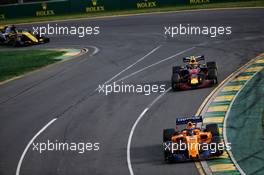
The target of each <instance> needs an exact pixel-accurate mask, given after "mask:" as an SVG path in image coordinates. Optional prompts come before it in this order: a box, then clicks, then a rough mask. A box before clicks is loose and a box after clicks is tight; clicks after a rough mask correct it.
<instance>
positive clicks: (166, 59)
mask: <svg viewBox="0 0 264 175" xmlns="http://www.w3.org/2000/svg"><path fill="white" fill-rule="evenodd" d="M194 48H196V47H195V46H194V47H191V48H188V49H185V50H183V51H181V52H179V53H177V54H175V55H172V56H170V57H167V58H165V59H162V60H160V61H158V62H156V63H153V64H151V65H149V66H147V67H144V68H142V69H140V70H138V71H136V72H133V73H131V74H129V75H127V76H125V77H123V78H120V79H119V80H117V81H115V82H119V81H123V80H125V79H127V78H130V77H132V76H134V75H136V74H138V73H140V72H142V71H144V70H146V69H148V68H151V67H153V66H156V65H158V64H160V63H162V62H165V61H168V60H170V59H172V58H174V57H176V56H179V55H181V54H183V53H185V52H188V51H190V50H193V49H194Z"/></svg>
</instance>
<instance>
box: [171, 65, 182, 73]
mask: <svg viewBox="0 0 264 175" xmlns="http://www.w3.org/2000/svg"><path fill="white" fill-rule="evenodd" d="M180 71H181V66H174V67H172V74H179V73H180Z"/></svg>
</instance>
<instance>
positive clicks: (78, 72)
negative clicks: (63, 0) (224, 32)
mask: <svg viewBox="0 0 264 175" xmlns="http://www.w3.org/2000/svg"><path fill="white" fill-rule="evenodd" d="M263 16H264V10H263V9H251V10H250V9H244V10H221V11H200V12H198V11H197V12H182V13H168V14H153V15H140V16H131V17H116V18H107V19H97V20H80V21H69V22H57V24H61V25H68V26H71V25H72V26H74V25H77V26H78V25H97V26H100V27H101V34H100V36H97V37H86V38H82V39H79V38H78V37H64V36H56V37H51V43H50V44H47V45H42V46H37V47H31V48H53V47H54V48H55V47H59V48H63V47H74V48H83V47H88V48H90V47H89V46H96V47H97V48H99V49H100V51H99V52H98V53H97V54H96V55H93V56H89V54H86V55H83V56H81V57H79V58H76V59H73V60H71V61H68V62H63V63H62V64H58V65H55V66H52V67H49V68H47V69H44V70H41V71H40V72H37V73H35V74H32V75H29V76H26V77H24V78H21V79H18V80H15V81H12V82H9V83H7V84H4V85H2V86H0V140H1V142H0V174H1V175H9V174H10V175H11V174H15V171H16V166H17V163H18V161H19V159H20V156H21V154H22V152H23V150H24V149H25V147H26V145H27V144H28V142H29V141H30V140H31V138H32V137H33V136H34V135H35V134H36V133H37V132H38V131H39V130H40V129H41V128H42V127H43V126H44V125H46V124H47V123H48V122H49V121H50V120H52V119H53V118H56V117H58V120H57V121H56V122H55V123H53V124H52V125H51V126H50V127H48V128H47V129H46V130H45V131H44V132H43V133H42V134H41V135H40V136H39V137H37V139H36V140H35V142H47V140H51V141H55V140H58V141H59V142H93V143H94V142H99V143H100V150H99V151H90V152H86V153H84V154H78V153H76V152H44V153H42V154H39V153H37V152H35V151H32V147H31V148H30V149H29V151H28V152H27V154H26V157H25V159H24V161H23V163H22V168H21V173H20V174H23V175H36V174H38V175H48V174H49V175H53V174H58V175H73V174H74V175H79V174H93V175H95V174H113V175H116V174H129V171H128V167H127V161H126V146H127V141H128V136H129V133H130V130H131V128H132V126H133V124H134V122H135V121H136V119H137V118H138V117H139V115H140V113H141V112H142V111H143V110H144V109H145V108H146V106H147V105H148V104H149V103H151V102H152V101H153V100H154V99H155V98H156V97H157V96H158V95H159V94H157V93H154V94H151V95H149V96H145V95H143V94H129V93H125V94H111V95H108V96H104V95H101V94H98V92H95V89H96V88H97V87H98V85H99V84H102V83H104V82H105V81H107V80H108V79H110V78H111V77H113V76H114V75H115V74H117V73H118V72H120V71H122V70H123V69H125V68H126V67H127V66H129V65H131V64H133V63H134V62H135V61H137V60H138V59H140V58H141V57H142V56H144V55H146V54H147V53H148V52H150V51H151V50H152V49H154V48H155V47H157V46H159V45H162V46H161V48H160V49H158V50H157V51H156V52H155V53H153V54H152V55H150V56H148V57H147V58H145V59H144V60H143V61H142V62H140V63H138V64H137V65H135V66H134V67H132V68H131V69H129V70H128V71H125V72H124V73H123V74H121V75H120V76H119V77H117V78H116V79H115V80H117V79H119V78H121V77H124V76H126V75H129V74H130V73H133V72H135V71H137V70H139V69H141V68H144V67H146V66H148V65H151V64H153V63H155V62H157V61H160V60H162V59H164V58H167V57H169V56H171V55H174V54H177V53H179V52H180V51H182V50H185V49H188V48H191V47H193V46H196V47H195V49H193V50H191V51H189V52H186V53H184V54H182V55H180V56H177V57H175V58H173V59H170V60H168V61H164V62H162V63H161V64H158V65H156V66H153V67H151V68H149V69H146V70H145V71H142V72H140V73H138V74H136V75H135V76H132V77H130V78H128V79H127V80H125V83H130V84H131V83H132V84H158V85H160V84H166V85H167V88H168V87H169V84H170V83H169V81H170V76H171V67H172V65H176V64H181V60H182V59H181V58H182V57H183V56H189V55H200V54H204V55H205V57H206V58H207V60H209V61H213V60H215V61H217V63H218V67H219V80H220V81H222V80H223V79H224V78H225V77H227V76H228V75H229V74H231V73H232V72H233V71H235V70H236V69H237V68H238V67H239V66H241V65H243V64H244V63H246V62H247V61H248V60H249V59H251V58H253V57H255V56H256V55H257V54H259V53H261V52H263V49H264V42H263V38H264V30H263V27H264V24H263ZM179 24H185V25H187V24H191V25H198V26H199V25H200V26H204V25H207V26H220V25H223V26H226V25H230V26H232V28H233V30H232V31H233V33H232V35H231V36H227V37H219V38H210V37H204V36H196V37H179V38H174V39H168V38H167V39H166V38H165V37H164V36H163V33H164V29H163V27H164V25H166V26H173V25H179ZM38 25H39V24H38ZM204 42H206V44H205V45H200V46H197V45H198V44H201V43H204ZM90 50H91V51H92V50H93V49H92V48H90ZM212 90H213V88H206V89H199V90H192V91H183V92H177V93H173V92H169V93H167V94H166V95H165V96H163V97H162V98H161V99H160V100H159V101H158V102H157V103H156V104H155V105H154V106H153V107H152V108H151V109H150V110H149V111H148V112H147V113H146V115H145V116H144V118H143V119H142V120H141V121H140V122H139V124H138V126H137V127H136V130H135V133H134V135H133V139H132V144H131V162H132V167H133V170H134V173H135V175H139V174H164V175H165V174H198V171H197V169H196V167H195V164H194V163H180V164H169V165H168V164H164V162H163V156H162V149H161V143H162V130H163V129H164V128H170V127H174V123H175V118H176V117H177V116H187V115H193V114H195V113H196V111H197V109H198V107H199V106H200V105H201V103H202V102H203V100H204V99H205V97H206V96H207V95H208V94H209V93H210V92H211V91H212Z"/></svg>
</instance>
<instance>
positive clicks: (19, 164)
mask: <svg viewBox="0 0 264 175" xmlns="http://www.w3.org/2000/svg"><path fill="white" fill-rule="evenodd" d="M56 120H57V118H54V119H52V120H51V121H50V122H49V123H47V124H46V125H45V126H44V127H43V128H42V129H41V130H40V131H39V132H38V133H37V134H36V135H35V136H34V137H33V138H32V139H31V140H30V141H29V143H28V144H27V146H26V148H25V149H24V151H23V153H22V155H21V157H20V159H19V162H18V164H17V168H16V175H19V173H20V168H21V165H22V162H23V160H24V157H25V155H26V153H27V151H28V149H29V147H30V146H31V144H32V143H33V142H34V140H35V139H36V138H37V137H38V136H39V135H40V134H41V133H42V132H43V131H44V130H45V129H47V128H48V127H49V126H50V125H51V124H52V123H53V122H55V121H56Z"/></svg>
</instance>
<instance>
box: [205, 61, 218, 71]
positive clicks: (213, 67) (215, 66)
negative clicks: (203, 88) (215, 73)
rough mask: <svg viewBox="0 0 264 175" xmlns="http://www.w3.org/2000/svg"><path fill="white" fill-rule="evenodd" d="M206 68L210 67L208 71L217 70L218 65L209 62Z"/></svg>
mask: <svg viewBox="0 0 264 175" xmlns="http://www.w3.org/2000/svg"><path fill="white" fill-rule="evenodd" d="M206 66H207V67H208V69H217V65H216V62H215V61H210V62H207V63H206Z"/></svg>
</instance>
